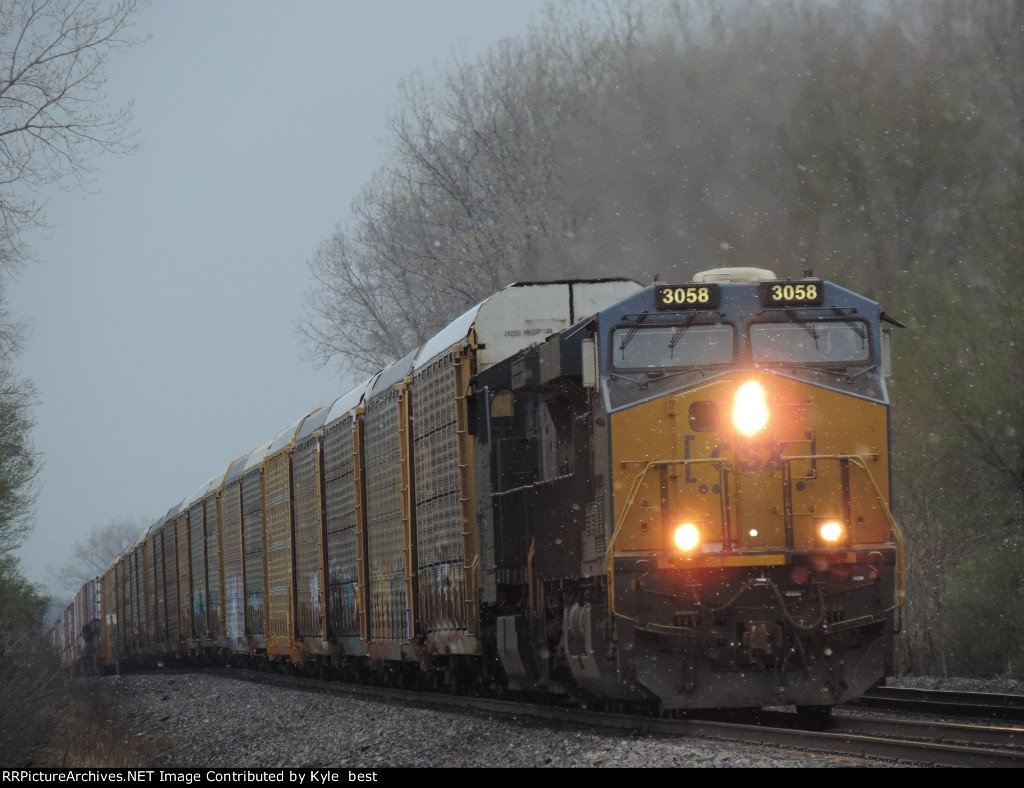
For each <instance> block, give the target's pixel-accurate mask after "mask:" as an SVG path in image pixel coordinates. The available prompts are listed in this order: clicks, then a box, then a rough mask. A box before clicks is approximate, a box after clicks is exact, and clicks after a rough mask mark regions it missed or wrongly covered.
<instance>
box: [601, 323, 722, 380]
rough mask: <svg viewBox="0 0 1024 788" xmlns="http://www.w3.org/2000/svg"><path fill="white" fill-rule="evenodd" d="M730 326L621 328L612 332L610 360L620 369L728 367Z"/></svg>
mask: <svg viewBox="0 0 1024 788" xmlns="http://www.w3.org/2000/svg"><path fill="white" fill-rule="evenodd" d="M732 358H733V328H732V326H731V325H721V324H718V325H691V326H686V325H682V326H623V327H620V328H616V329H615V330H614V331H613V332H612V361H613V363H614V364H615V366H616V367H618V368H620V369H649V368H652V367H654V368H664V367H694V366H704V365H707V364H727V363H729V362H730V361H732Z"/></svg>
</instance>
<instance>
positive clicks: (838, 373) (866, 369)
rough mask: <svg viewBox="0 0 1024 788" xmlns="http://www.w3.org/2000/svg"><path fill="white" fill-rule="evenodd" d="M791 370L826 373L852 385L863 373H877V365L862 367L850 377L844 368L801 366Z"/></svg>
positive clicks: (854, 364) (852, 365) (855, 364)
mask: <svg viewBox="0 0 1024 788" xmlns="http://www.w3.org/2000/svg"><path fill="white" fill-rule="evenodd" d="M849 366H851V367H854V366H860V365H859V364H857V363H855V362H854V363H851V364H849ZM793 369H794V370H797V369H802V370H804V371H805V372H814V373H819V372H827V373H828V374H830V375H835V376H836V377H839V378H843V379H844V380H845V381H846V382H847V383H853V382H854V381H856V380H857V378H859V377H860V376H861V375H863V374H864V373H865V372H877V371H878V365H877V364H872V365H871V366H869V367H864V369H862V370H860V372H857V373H856V374H854V375H851V374H850V373H849V372H848V371H847V370H846V369H845V368H844V369H836V368H835V367H805V366H802V365H801V366H796V367H793Z"/></svg>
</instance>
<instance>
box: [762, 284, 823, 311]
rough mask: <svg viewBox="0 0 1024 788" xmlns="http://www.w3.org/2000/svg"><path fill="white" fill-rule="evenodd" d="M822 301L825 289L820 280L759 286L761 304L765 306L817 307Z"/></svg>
mask: <svg viewBox="0 0 1024 788" xmlns="http://www.w3.org/2000/svg"><path fill="white" fill-rule="evenodd" d="M824 300H825V288H824V287H823V286H822V281H821V280H820V279H804V280H801V281H799V282H765V283H764V284H762V285H761V303H762V304H764V305H765V306H817V305H819V304H821V303H822V302H823V301H824Z"/></svg>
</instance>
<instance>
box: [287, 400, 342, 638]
mask: <svg viewBox="0 0 1024 788" xmlns="http://www.w3.org/2000/svg"><path fill="white" fill-rule="evenodd" d="M328 412H329V411H328V409H327V408H321V409H320V410H318V411H316V412H315V413H313V414H311V415H310V416H309V417H308V418H307V419H306V420H305V421H304V422H303V423H302V427H301V428H300V429H299V432H298V434H297V435H296V436H295V443H294V446H293V448H292V512H293V517H294V523H293V525H294V531H293V533H294V540H293V543H294V547H295V557H294V559H295V628H296V636H297V638H298V639H299V640H300V641H301V642H302V650H303V653H304V655H309V656H312V657H322V658H329V657H330V656H332V655H333V653H334V652H335V650H336V649H335V646H334V645H333V644H331V643H330V642H329V641H328V639H327V620H326V619H327V588H326V583H325V582H324V575H325V573H324V565H325V555H324V550H325V540H324V517H323V514H324V507H323V498H324V491H323V476H324V474H323V450H322V439H323V431H322V429H321V428H322V427H323V423H324V419H326V418H327V414H328Z"/></svg>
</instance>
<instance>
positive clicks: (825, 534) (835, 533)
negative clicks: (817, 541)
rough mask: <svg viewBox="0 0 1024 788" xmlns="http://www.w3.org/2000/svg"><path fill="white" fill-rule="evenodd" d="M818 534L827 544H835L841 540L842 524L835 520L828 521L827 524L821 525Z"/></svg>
mask: <svg viewBox="0 0 1024 788" xmlns="http://www.w3.org/2000/svg"><path fill="white" fill-rule="evenodd" d="M818 533H819V534H821V538H822V539H824V540H825V541H826V542H828V543H829V544H836V542H838V541H839V540H840V539H842V538H843V524H842V523H840V522H837V521H836V520H829V521H828V522H827V523H822V524H821V527H820V528H819V529H818Z"/></svg>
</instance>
